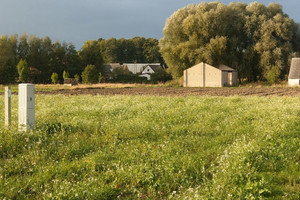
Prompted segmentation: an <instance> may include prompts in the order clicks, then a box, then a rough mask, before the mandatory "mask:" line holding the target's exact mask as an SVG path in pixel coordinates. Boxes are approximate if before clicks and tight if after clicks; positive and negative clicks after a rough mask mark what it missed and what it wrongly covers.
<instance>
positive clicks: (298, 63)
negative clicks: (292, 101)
mask: <svg viewBox="0 0 300 200" xmlns="http://www.w3.org/2000/svg"><path fill="white" fill-rule="evenodd" d="M288 84H289V86H291V87H293V86H300V58H293V59H292V63H291V68H290V72H289V81H288Z"/></svg>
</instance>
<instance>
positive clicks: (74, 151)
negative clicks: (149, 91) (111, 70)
mask: <svg viewBox="0 0 300 200" xmlns="http://www.w3.org/2000/svg"><path fill="white" fill-rule="evenodd" d="M1 98H2V100H1V102H0V111H1V112H3V113H4V105H3V102H4V101H3V96H1ZM299 100H300V97H255V96H253V97H239V96H233V97H208V96H202V97H195V96H189V97H155V96H100V95H96V96H89V95H84V96H63V95H36V128H35V130H34V131H33V132H30V133H19V132H18V131H17V128H16V127H17V113H18V111H17V96H16V95H13V96H12V105H13V109H12V111H13V115H12V120H13V124H12V130H6V129H5V128H4V119H3V118H1V120H0V137H1V138H0V176H1V177H0V178H1V179H0V198H1V199H117V198H119V199H145V198H148V199H167V198H168V199H185V198H187V199H299V197H300V166H299V162H300V150H299V146H300V137H299V132H300V120H299V119H300V104H299Z"/></svg>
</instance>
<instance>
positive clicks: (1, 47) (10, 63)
mask: <svg viewBox="0 0 300 200" xmlns="http://www.w3.org/2000/svg"><path fill="white" fill-rule="evenodd" d="M15 48H16V43H15V41H14V40H13V39H12V38H8V36H7V35H2V36H0V83H1V84H4V83H13V82H15V76H16V74H17V73H16V72H17V70H16V55H15V52H16V49H15Z"/></svg>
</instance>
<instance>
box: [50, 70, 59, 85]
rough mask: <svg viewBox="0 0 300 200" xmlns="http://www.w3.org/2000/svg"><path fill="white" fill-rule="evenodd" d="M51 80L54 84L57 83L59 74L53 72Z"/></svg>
mask: <svg viewBox="0 0 300 200" xmlns="http://www.w3.org/2000/svg"><path fill="white" fill-rule="evenodd" d="M51 80H52V83H53V84H57V83H58V74H57V73H55V72H53V73H52V75H51Z"/></svg>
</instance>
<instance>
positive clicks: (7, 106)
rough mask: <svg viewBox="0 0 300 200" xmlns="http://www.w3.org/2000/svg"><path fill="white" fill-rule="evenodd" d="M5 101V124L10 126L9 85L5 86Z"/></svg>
mask: <svg viewBox="0 0 300 200" xmlns="http://www.w3.org/2000/svg"><path fill="white" fill-rule="evenodd" d="M4 101H5V126H6V127H7V128H10V126H11V89H10V87H9V86H8V87H5V92H4Z"/></svg>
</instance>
